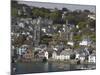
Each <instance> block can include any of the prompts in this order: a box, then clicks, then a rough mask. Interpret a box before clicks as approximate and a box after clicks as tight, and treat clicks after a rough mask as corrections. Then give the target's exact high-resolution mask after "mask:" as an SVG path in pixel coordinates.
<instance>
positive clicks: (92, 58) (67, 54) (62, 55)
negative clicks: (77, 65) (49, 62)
mask: <svg viewBox="0 0 100 75" xmlns="http://www.w3.org/2000/svg"><path fill="white" fill-rule="evenodd" d="M72 56H73V57H72ZM71 57H72V58H71ZM52 58H53V59H55V60H61V61H63V60H71V59H73V58H74V59H76V60H80V61H81V62H84V61H85V60H86V58H87V60H88V62H92V63H96V55H95V54H91V55H88V56H87V55H86V54H85V53H75V52H73V51H72V50H71V49H66V50H63V51H61V52H57V51H54V52H53V54H52Z"/></svg>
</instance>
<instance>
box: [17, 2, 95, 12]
mask: <svg viewBox="0 0 100 75" xmlns="http://www.w3.org/2000/svg"><path fill="white" fill-rule="evenodd" d="M19 3H21V4H27V5H29V6H36V7H45V8H51V9H54V8H58V9H62V8H63V7H66V8H68V9H70V10H72V11H73V10H76V9H81V10H84V9H88V10H90V11H92V12H96V11H95V9H96V6H94V5H75V4H74V5H73V4H62V3H46V2H34V1H19Z"/></svg>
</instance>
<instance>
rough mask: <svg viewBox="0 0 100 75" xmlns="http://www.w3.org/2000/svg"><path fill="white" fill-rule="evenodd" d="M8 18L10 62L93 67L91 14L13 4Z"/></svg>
mask: <svg viewBox="0 0 100 75" xmlns="http://www.w3.org/2000/svg"><path fill="white" fill-rule="evenodd" d="M73 15H75V16H73ZM11 16H12V17H11V56H12V60H14V61H15V60H16V61H19V62H34V61H39V62H41V61H42V62H49V61H51V62H59V61H60V62H66V63H68V62H70V63H74V64H83V63H93V64H96V34H95V33H96V24H95V21H96V15H95V13H93V12H90V11H89V10H84V11H81V10H75V11H70V10H69V9H67V8H63V9H62V10H59V9H57V8H55V9H46V8H38V7H30V6H27V5H25V4H18V2H13V3H12V11H11Z"/></svg>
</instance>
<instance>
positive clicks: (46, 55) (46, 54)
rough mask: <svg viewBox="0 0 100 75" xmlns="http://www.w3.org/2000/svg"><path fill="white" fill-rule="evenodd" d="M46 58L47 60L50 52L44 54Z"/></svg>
mask: <svg viewBox="0 0 100 75" xmlns="http://www.w3.org/2000/svg"><path fill="white" fill-rule="evenodd" d="M44 56H45V57H46V59H48V52H47V51H45V52H44Z"/></svg>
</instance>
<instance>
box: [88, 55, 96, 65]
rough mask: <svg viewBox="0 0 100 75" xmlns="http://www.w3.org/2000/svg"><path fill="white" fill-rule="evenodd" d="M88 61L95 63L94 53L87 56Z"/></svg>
mask: <svg viewBox="0 0 100 75" xmlns="http://www.w3.org/2000/svg"><path fill="white" fill-rule="evenodd" d="M88 62H90V63H96V56H95V55H89V56H88Z"/></svg>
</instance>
